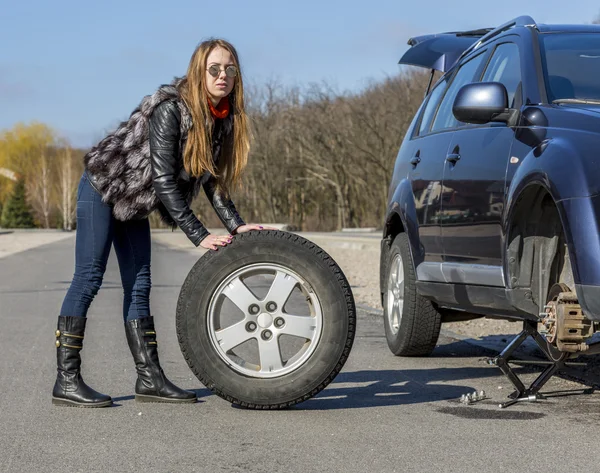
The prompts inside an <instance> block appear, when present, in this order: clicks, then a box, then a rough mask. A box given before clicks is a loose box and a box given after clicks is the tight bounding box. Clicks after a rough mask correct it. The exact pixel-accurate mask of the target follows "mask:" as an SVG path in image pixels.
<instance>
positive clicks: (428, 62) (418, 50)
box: [398, 30, 489, 72]
mask: <svg viewBox="0 0 600 473" xmlns="http://www.w3.org/2000/svg"><path fill="white" fill-rule="evenodd" d="M488 31H489V30H477V31H471V32H464V33H440V34H430V35H425V36H416V37H414V38H410V39H409V40H408V44H409V45H410V46H411V48H410V49H409V50H408V51H406V53H404V55H403V56H402V58H401V59H400V61H399V62H398V64H406V65H410V66H419V67H425V68H427V69H434V70H437V71H441V72H448V71H449V70H450V69H451V68H452V66H454V64H456V61H458V58H460V56H461V54H462V53H463V52H465V51H466V50H467V49H468V48H469V47H470V46H471V45H472V44H473V43H475V41H477V40H478V39H479V38H481V37H482V36H484V35H485V34H486V33H487V32H488Z"/></svg>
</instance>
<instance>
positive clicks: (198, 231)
mask: <svg viewBox="0 0 600 473" xmlns="http://www.w3.org/2000/svg"><path fill="white" fill-rule="evenodd" d="M180 121H181V114H180V112H179V110H178V108H177V105H176V104H175V102H174V101H171V100H168V101H165V102H163V103H161V104H160V105H158V106H157V107H156V109H155V110H154V112H153V113H152V116H151V117H150V124H149V125H150V160H151V165H152V182H153V186H154V191H155V193H156V196H157V197H158V198H159V199H160V201H161V206H160V207H162V208H160V207H159V210H160V211H161V212H164V211H165V210H166V212H168V214H169V216H170V217H171V219H172V220H173V221H174V222H175V224H176V225H177V226H178V227H179V228H181V230H183V232H184V233H185V234H186V235H187V237H188V238H189V239H190V240H191V242H192V243H193V244H194V245H196V246H198V245H200V242H201V241H202V240H203V239H204V238H206V237H207V236H208V235H209V232H208V230H207V229H206V227H205V226H204V225H203V224H202V222H201V221H200V220H198V218H196V216H195V215H194V213H193V212H192V210H191V208H190V203H191V198H192V194H193V190H194V189H195V188H196V186H197V185H199V184H201V185H202V186H203V188H204V192H205V193H206V196H207V197H208V200H209V201H210V202H211V204H212V207H213V209H214V210H215V212H216V213H217V215H218V216H219V218H220V220H221V222H222V223H223V225H224V226H225V228H227V230H228V231H229V232H230V233H233V232H234V231H235V229H236V228H237V227H239V226H240V225H244V221H243V220H242V218H241V217H240V216H239V214H238V212H237V210H236V208H235V205H234V204H233V202H232V201H231V200H230V199H224V198H223V197H222V196H221V195H220V194H219V193H218V192H216V191H215V190H216V178H215V177H214V176H212V175H211V174H209V173H205V174H204V175H203V176H201V177H200V178H199V179H200V182H198V181H197V179H196V178H194V177H191V176H190V175H189V174H188V173H187V172H186V171H185V169H184V167H183V157H182V156H183V150H182V149H181V144H180ZM222 121H223V120H219V119H217V120H216V122H215V126H214V132H213V153H214V155H216V156H215V157H217V156H218V153H219V152H220V148H221V143H222V140H223V138H224V131H223V123H222Z"/></svg>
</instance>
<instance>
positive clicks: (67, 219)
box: [55, 141, 79, 231]
mask: <svg viewBox="0 0 600 473" xmlns="http://www.w3.org/2000/svg"><path fill="white" fill-rule="evenodd" d="M78 161H79V160H77V162H76V161H75V159H74V154H73V150H72V148H71V146H70V145H69V143H68V142H66V141H63V142H62V143H61V146H60V148H58V149H57V154H56V168H57V169H56V171H57V177H58V179H57V180H56V189H55V190H56V193H57V195H58V202H57V206H58V210H59V211H60V215H61V220H62V227H63V230H69V231H70V230H72V229H73V222H74V220H75V210H76V197H77V196H76V192H77V182H78V178H79V173H78V172H77V171H78V170H79V169H78V168H79V166H77V164H78Z"/></svg>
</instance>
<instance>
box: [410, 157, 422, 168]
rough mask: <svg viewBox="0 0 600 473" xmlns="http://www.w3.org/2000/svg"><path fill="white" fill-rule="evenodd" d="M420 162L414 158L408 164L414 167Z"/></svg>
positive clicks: (419, 159)
mask: <svg viewBox="0 0 600 473" xmlns="http://www.w3.org/2000/svg"><path fill="white" fill-rule="evenodd" d="M420 162H421V158H419V157H418V156H415V157H414V158H412V159H411V160H410V164H412V165H413V166H416V165H417V164H419V163H420Z"/></svg>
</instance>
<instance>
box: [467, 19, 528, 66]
mask: <svg viewBox="0 0 600 473" xmlns="http://www.w3.org/2000/svg"><path fill="white" fill-rule="evenodd" d="M515 26H532V27H535V28H537V23H536V22H535V20H534V19H533V18H532V17H530V16H529V15H523V16H519V17H517V18H514V19H513V20H510V21H507V22H506V23H504V24H502V25H500V26H498V27H497V28H494V29H492V30H491V31H489V32H487V33H486V34H485V35H484V36H482V37H481V39H480V40H479V41H476V42H475V43H473V44H472V45H471V46H470V47H468V48H467V49H465V51H464V52H463V53H462V54H461V56H460V57H461V58H462V57H464V56H466V55H467V54H469V53H470V52H471V51H474V50H475V49H477V48H478V47H479V46H481V45H482V44H483V43H485V42H487V41H489V40H490V39H492V38H495V37H496V36H498V35H499V34H501V33H504V32H505V31H508V30H509V29H511V28H514V27H515ZM459 59H460V58H459Z"/></svg>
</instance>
